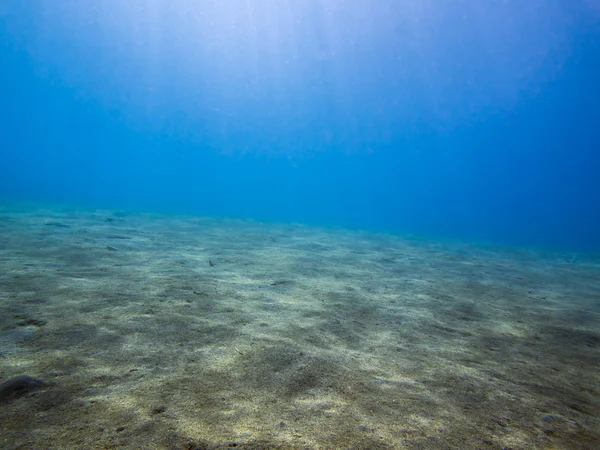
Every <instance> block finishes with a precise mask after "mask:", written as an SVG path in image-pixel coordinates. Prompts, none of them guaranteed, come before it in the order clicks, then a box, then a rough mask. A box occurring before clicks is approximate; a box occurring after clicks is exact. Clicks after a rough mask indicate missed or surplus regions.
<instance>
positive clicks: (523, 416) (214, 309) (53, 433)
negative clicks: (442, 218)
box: [0, 205, 600, 450]
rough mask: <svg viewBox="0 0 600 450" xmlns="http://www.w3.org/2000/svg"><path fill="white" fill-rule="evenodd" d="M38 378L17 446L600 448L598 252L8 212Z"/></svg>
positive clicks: (5, 352) (13, 413)
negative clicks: (563, 252)
mask: <svg viewBox="0 0 600 450" xmlns="http://www.w3.org/2000/svg"><path fill="white" fill-rule="evenodd" d="M22 375H28V376H32V377H38V378H40V379H41V380H43V382H44V383H45V384H44V385H42V386H38V388H37V389H32V390H30V391H29V390H23V391H11V392H8V391H7V390H6V389H4V391H3V392H0V400H1V401H0V448H2V449H83V448H85V449H113V448H115V449H119V448H123V449H130V448H131V449H154V448H156V449H226V448H237V449H271V448H273V449H275V448H279V449H365V450H366V449H396V448H409V449H452V448H460V449H488V448H489V449H502V448H506V449H536V448H552V449H574V448H578V449H585V448H589V449H594V448H600V258H594V257H592V256H590V255H587V256H586V255H578V256H575V255H572V254H560V253H551V252H543V251H539V250H530V249H515V248H505V247H493V246H489V245H487V246H486V245H475V244H465V243H460V242H439V241H438V242H434V241H426V240H419V239H413V238H407V237H401V236H394V235H388V234H373V233H367V232H359V231H349V230H342V229H339V230H338V229H322V228H314V227H307V226H301V225H293V224H264V223H260V222H253V221H241V220H218V219H208V218H196V217H188V216H177V217H176V216H169V215H150V214H137V213H123V212H113V211H81V210H73V209H71V210H69V209H57V208H54V209H44V208H42V207H40V206H39V205H38V206H36V207H35V208H33V207H29V208H24V207H17V206H15V205H5V206H2V207H0V383H2V382H6V381H7V380H9V379H11V378H13V377H17V376H22ZM2 386H5V388H6V383H5V384H4V385H2Z"/></svg>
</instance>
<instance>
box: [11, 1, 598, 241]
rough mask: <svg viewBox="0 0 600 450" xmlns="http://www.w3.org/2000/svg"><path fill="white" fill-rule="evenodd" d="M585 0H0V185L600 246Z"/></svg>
mask: <svg viewBox="0 0 600 450" xmlns="http://www.w3.org/2000/svg"><path fill="white" fill-rule="evenodd" d="M599 20H600V6H599V4H598V2H597V1H595V0H574V1H569V2H561V1H551V2H548V1H542V0H532V1H528V2H526V3H523V2H506V1H489V2H485V4H482V3H481V2H479V1H460V2H454V1H438V2H428V3H423V2H416V1H407V2H398V1H391V0H381V1H378V2H370V1H363V0H360V1H353V2H351V3H348V2H342V1H335V0H322V1H317V0H311V1H303V2H290V1H274V0H260V1H253V2H235V3H234V2H218V1H204V2H191V1H183V0H177V1H174V2H169V3H168V4H166V3H163V2H153V1H140V0H138V1H133V2H117V1H103V2H93V3H90V2H77V1H67V2H60V3H57V2H52V1H40V2H36V3H35V4H34V3H30V2H16V1H8V2H2V6H0V61H1V67H2V68H1V70H0V86H1V87H0V89H1V95H0V115H1V117H0V119H1V123H2V125H1V126H0V142H1V145H0V167H1V171H2V173H1V176H0V196H1V197H2V198H4V199H9V200H32V201H41V202H56V203H64V204H71V205H80V206H83V207H85V208H94V207H100V208H109V209H127V210H137V211H160V212H173V213H184V214H188V213H191V214H197V215H199V216H213V217H223V216H226V217H237V218H249V219H259V220H267V221H283V222H300V223H306V224H315V225H324V226H342V227H347V228H358V229H368V230H382V231H392V232H397V233H412V234H417V235H425V236H439V237H441V238H451V239H452V238H460V239H466V240H476V241H491V242H496V243H508V244H517V245H524V246H539V247H548V248H557V249H561V250H568V251H579V252H586V251H598V250H599V249H600V235H599V233H598V231H597V230H598V229H599V226H600V212H599V211H600V209H599V208H598V207H597V205H598V204H600V181H599V180H600V178H598V176H597V173H598V170H597V167H598V163H599V162H600V156H598V155H599V154H598V151H597V148H598V141H599V137H600V128H599V127H598V126H597V124H598V123H599V120H598V116H599V113H598V109H597V105H598V100H599V99H600V88H599V87H598V86H599V85H598V83H597V80H598V79H600V41H599V37H600V31H599V29H598V22H599Z"/></svg>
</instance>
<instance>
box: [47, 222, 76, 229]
mask: <svg viewBox="0 0 600 450" xmlns="http://www.w3.org/2000/svg"><path fill="white" fill-rule="evenodd" d="M46 226H47V227H56V228H71V225H67V224H66V223H62V222H46Z"/></svg>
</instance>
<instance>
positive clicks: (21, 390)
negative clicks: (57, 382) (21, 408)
mask: <svg viewBox="0 0 600 450" xmlns="http://www.w3.org/2000/svg"><path fill="white" fill-rule="evenodd" d="M44 386H46V382H45V381H44V380H42V379H40V378H35V377H30V376H29V375H21V376H19V377H14V378H11V379H10V380H8V381H5V382H4V383H2V384H0V402H1V403H9V402H12V401H13V400H16V399H18V398H21V397H24V396H26V395H28V394H30V393H32V392H34V391H37V390H38V389H41V388H42V387H44Z"/></svg>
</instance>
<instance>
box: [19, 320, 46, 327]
mask: <svg viewBox="0 0 600 450" xmlns="http://www.w3.org/2000/svg"><path fill="white" fill-rule="evenodd" d="M17 325H18V326H20V327H26V326H27V325H33V326H34V327H41V326H44V325H46V321H45V320H43V319H25V320H21V321H20V322H19V323H17Z"/></svg>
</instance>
